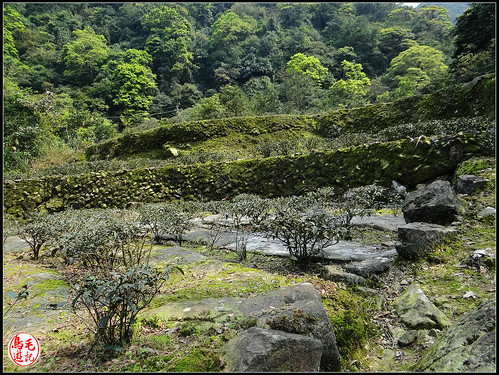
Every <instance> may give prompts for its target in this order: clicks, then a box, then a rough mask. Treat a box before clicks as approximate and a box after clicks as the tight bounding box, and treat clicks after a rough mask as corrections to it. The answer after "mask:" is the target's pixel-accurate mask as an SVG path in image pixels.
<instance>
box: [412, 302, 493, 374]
mask: <svg viewBox="0 0 499 375" xmlns="http://www.w3.org/2000/svg"><path fill="white" fill-rule="evenodd" d="M495 302H496V301H495V300H489V301H486V302H484V303H482V304H480V305H479V306H478V307H477V308H476V309H474V310H472V311H470V312H469V313H467V314H465V315H463V316H462V317H461V318H459V319H458V320H457V321H456V322H455V323H454V324H452V325H451V326H450V327H447V328H446V329H445V330H444V331H443V332H442V333H441V334H440V335H439V337H438V338H437V339H436V341H435V343H434V344H433V345H432V346H430V348H429V349H428V350H427V351H425V352H424V353H423V356H422V358H421V359H420V361H419V362H418V363H417V366H416V368H417V370H419V371H425V372H454V373H463V372H490V373H495V372H496V364H495V361H496V339H495V333H496V308H495Z"/></svg>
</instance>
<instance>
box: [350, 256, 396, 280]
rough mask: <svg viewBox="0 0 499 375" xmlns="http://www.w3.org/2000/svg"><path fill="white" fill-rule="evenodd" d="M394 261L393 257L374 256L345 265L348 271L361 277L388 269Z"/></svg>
mask: <svg viewBox="0 0 499 375" xmlns="http://www.w3.org/2000/svg"><path fill="white" fill-rule="evenodd" d="M392 263H393V258H388V257H380V256H377V257H373V258H369V259H365V260H363V261H360V262H352V263H348V264H345V265H344V266H343V267H344V268H345V270H346V271H347V272H351V273H354V274H356V275H359V276H361V277H371V276H373V275H374V274H378V273H382V272H385V271H388V269H389V268H390V267H391V265H392Z"/></svg>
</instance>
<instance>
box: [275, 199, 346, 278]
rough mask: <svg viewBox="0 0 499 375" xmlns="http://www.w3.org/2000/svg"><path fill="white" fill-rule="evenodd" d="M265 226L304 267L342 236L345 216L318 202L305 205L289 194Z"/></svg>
mask: <svg viewBox="0 0 499 375" xmlns="http://www.w3.org/2000/svg"><path fill="white" fill-rule="evenodd" d="M268 228H269V230H270V233H271V235H272V237H274V238H277V239H278V240H279V241H281V242H282V243H283V244H284V246H286V248H287V249H288V251H289V255H290V256H291V259H292V260H294V261H295V262H296V263H297V265H298V266H299V267H301V268H306V267H307V266H308V265H309V263H310V261H311V260H312V259H313V258H317V257H320V256H322V255H323V250H324V249H325V248H326V247H328V246H331V245H334V244H335V243H337V242H338V241H339V240H340V239H341V238H343V237H344V235H345V231H346V226H345V220H344V218H343V217H342V216H340V215H333V214H332V213H331V212H329V211H327V210H325V209H324V208H321V207H319V206H307V207H305V205H304V202H303V201H301V200H300V198H298V197H291V198H289V199H287V200H286V202H285V203H284V204H283V205H282V206H281V207H280V208H278V209H277V210H276V212H275V219H273V220H271V221H270V222H269V224H268Z"/></svg>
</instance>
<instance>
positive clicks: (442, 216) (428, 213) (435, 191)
mask: <svg viewBox="0 0 499 375" xmlns="http://www.w3.org/2000/svg"><path fill="white" fill-rule="evenodd" d="M402 212H403V214H404V218H405V221H406V223H413V222H425V223H433V224H441V225H449V224H451V223H452V222H454V221H456V220H457V217H458V215H462V214H463V213H464V206H463V204H462V203H461V201H460V200H459V199H458V197H457V196H456V194H455V193H454V191H453V190H452V187H451V185H450V182H448V181H442V180H437V181H434V182H432V183H431V184H429V185H428V186H426V187H425V188H422V189H419V190H416V191H413V192H411V193H409V194H407V196H406V198H405V202H404V205H403V206H402Z"/></svg>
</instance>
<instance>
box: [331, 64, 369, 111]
mask: <svg viewBox="0 0 499 375" xmlns="http://www.w3.org/2000/svg"><path fill="white" fill-rule="evenodd" d="M341 66H342V68H343V78H342V79H339V80H337V81H336V82H334V83H333V85H332V86H331V88H330V95H331V98H332V102H333V103H334V104H336V105H348V104H359V103H361V102H362V99H363V98H364V97H365V96H366V94H367V92H368V90H369V86H371V80H370V79H369V78H368V77H367V76H366V74H365V73H364V72H363V71H362V65H361V64H355V63H351V62H348V61H346V60H343V61H342V62H341Z"/></svg>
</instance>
